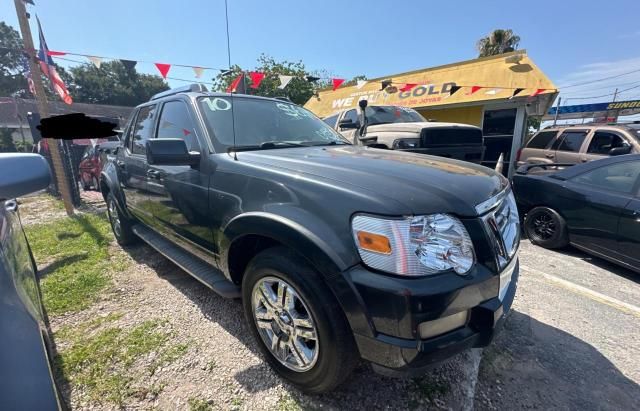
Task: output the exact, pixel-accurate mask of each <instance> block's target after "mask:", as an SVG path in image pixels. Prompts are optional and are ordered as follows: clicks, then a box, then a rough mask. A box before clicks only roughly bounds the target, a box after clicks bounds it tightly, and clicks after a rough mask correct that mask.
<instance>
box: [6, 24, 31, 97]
mask: <svg viewBox="0 0 640 411" xmlns="http://www.w3.org/2000/svg"><path fill="white" fill-rule="evenodd" d="M22 48H23V46H22V39H21V38H20V34H18V32H17V31H16V30H15V29H14V28H13V27H11V26H9V25H7V24H6V23H5V22H3V21H0V96H9V95H11V94H13V93H16V92H19V91H21V90H25V89H26V88H27V80H26V79H25V78H24V76H23V75H22V66H21V64H20V59H21V58H22V51H21V50H22Z"/></svg>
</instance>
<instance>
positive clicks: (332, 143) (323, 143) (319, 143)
mask: <svg viewBox="0 0 640 411" xmlns="http://www.w3.org/2000/svg"><path fill="white" fill-rule="evenodd" d="M338 144H340V145H345V144H349V143H347V142H346V141H317V142H316V141H309V142H308V144H306V145H309V146H335V145H338Z"/></svg>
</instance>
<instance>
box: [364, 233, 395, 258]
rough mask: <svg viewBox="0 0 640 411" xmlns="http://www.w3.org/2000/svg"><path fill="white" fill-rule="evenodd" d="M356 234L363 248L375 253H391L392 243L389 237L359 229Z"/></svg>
mask: <svg viewBox="0 0 640 411" xmlns="http://www.w3.org/2000/svg"><path fill="white" fill-rule="evenodd" d="M356 235H357V237H358V245H359V246H360V248H361V249H363V250H367V251H373V252H374V253H380V254H391V243H390V242H389V239H388V238H387V237H385V236H383V235H380V234H374V233H368V232H366V231H358V232H357V234H356Z"/></svg>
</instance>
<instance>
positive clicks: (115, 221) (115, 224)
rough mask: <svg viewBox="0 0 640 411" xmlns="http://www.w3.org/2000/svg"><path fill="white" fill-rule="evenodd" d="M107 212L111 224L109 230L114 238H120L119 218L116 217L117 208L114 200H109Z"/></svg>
mask: <svg viewBox="0 0 640 411" xmlns="http://www.w3.org/2000/svg"><path fill="white" fill-rule="evenodd" d="M107 211H108V212H109V222H110V223H111V228H113V232H114V234H115V235H116V237H118V238H120V234H121V227H120V217H118V206H117V205H116V202H115V200H114V199H110V200H109V205H108V206H107Z"/></svg>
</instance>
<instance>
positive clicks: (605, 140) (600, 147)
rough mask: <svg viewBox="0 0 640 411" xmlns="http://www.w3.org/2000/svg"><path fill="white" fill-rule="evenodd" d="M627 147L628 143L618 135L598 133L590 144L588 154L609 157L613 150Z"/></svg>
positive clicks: (604, 132)
mask: <svg viewBox="0 0 640 411" xmlns="http://www.w3.org/2000/svg"><path fill="white" fill-rule="evenodd" d="M626 145H628V144H627V142H626V141H625V140H624V139H623V138H622V137H620V136H619V135H617V134H614V133H611V132H608V131H596V134H594V136H593V138H592V139H591V142H590V143H589V148H588V149H587V153H589V154H601V155H605V156H606V155H609V151H611V149H612V148H616V147H624V146H626Z"/></svg>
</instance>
